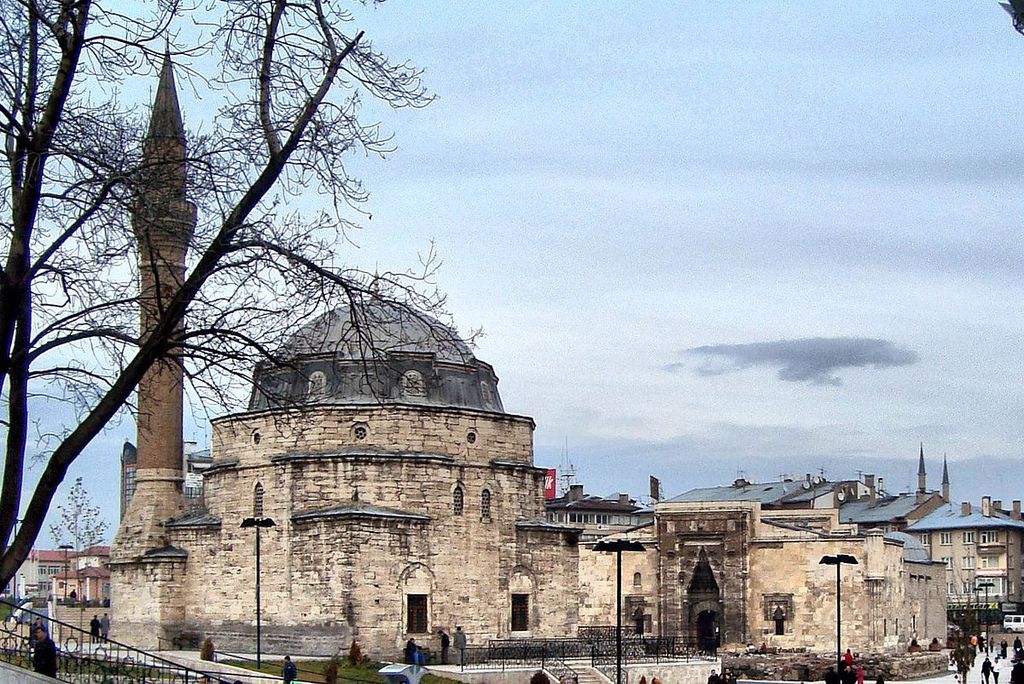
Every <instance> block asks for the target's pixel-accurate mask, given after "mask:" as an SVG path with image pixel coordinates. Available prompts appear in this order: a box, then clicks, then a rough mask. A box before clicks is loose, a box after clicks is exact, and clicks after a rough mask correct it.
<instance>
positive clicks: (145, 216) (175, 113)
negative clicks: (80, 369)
mask: <svg viewBox="0 0 1024 684" xmlns="http://www.w3.org/2000/svg"><path fill="white" fill-rule="evenodd" d="M185 155H186V151H185V127H184V126H183V125H182V121H181V109H180V107H179V106H178V94H177V90H176V88H175V85H174V70H173V66H172V64H171V59H170V55H169V54H167V55H165V56H164V63H163V67H162V68H161V70H160V82H159V85H158V86H157V91H156V97H155V98H154V101H153V110H152V113H151V114H150V120H149V130H148V132H147V134H146V140H145V142H144V145H143V165H142V171H141V173H140V176H139V181H140V188H139V197H138V200H137V203H136V205H135V208H134V210H133V212H132V228H133V229H134V232H135V239H136V241H137V243H138V250H139V307H140V320H139V329H140V334H141V337H142V338H143V339H144V338H145V337H146V335H147V334H148V333H149V332H150V331H152V330H153V328H154V327H156V325H157V324H158V322H159V320H160V316H161V314H162V313H163V311H164V309H165V307H166V306H167V305H168V303H169V302H170V300H171V299H172V298H173V296H174V294H175V293H176V292H177V290H178V288H179V287H180V286H181V283H182V281H183V279H184V275H185V253H186V251H187V249H188V244H189V242H190V240H191V238H192V234H193V231H194V230H195V225H196V207H195V205H194V204H192V203H191V202H189V201H188V200H187V199H186V198H185V187H186V170H185V161H186V156H185ZM172 354H173V351H172ZM183 380H184V372H183V369H182V364H181V360H180V358H178V357H175V356H170V357H166V358H163V359H159V360H157V362H156V363H154V364H153V366H152V367H151V368H150V369H149V371H147V372H146V374H145V375H144V376H143V377H142V380H141V381H140V382H139V387H138V438H137V441H138V444H137V447H138V457H137V461H136V489H135V494H134V495H133V496H132V500H131V502H129V505H128V509H127V511H126V512H125V516H124V519H123V520H122V521H121V527H120V529H119V530H118V534H117V537H118V538H117V540H116V541H115V547H119V548H117V549H116V552H115V555H116V556H117V557H118V558H120V559H122V560H125V559H127V558H130V557H138V555H139V554H141V553H144V552H146V551H148V550H150V549H153V548H159V547H161V546H163V545H164V544H166V538H165V536H164V533H163V526H162V523H164V522H165V521H166V520H167V519H168V518H171V517H174V516H175V515H178V514H180V513H181V512H182V509H183V501H182V492H181V483H182V409H183V403H184V402H183V395H184V381H183Z"/></svg>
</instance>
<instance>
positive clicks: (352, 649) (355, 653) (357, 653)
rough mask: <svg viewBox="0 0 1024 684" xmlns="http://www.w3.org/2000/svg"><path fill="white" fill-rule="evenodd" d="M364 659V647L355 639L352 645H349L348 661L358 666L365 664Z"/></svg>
mask: <svg viewBox="0 0 1024 684" xmlns="http://www.w3.org/2000/svg"><path fill="white" fill-rule="evenodd" d="M363 660H365V658H364V657H363V649H361V648H359V642H357V641H356V640H355V639H353V640H352V645H351V646H349V647H348V662H349V663H350V664H352V665H356V666H358V665H362V664H363Z"/></svg>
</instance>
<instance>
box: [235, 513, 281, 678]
mask: <svg viewBox="0 0 1024 684" xmlns="http://www.w3.org/2000/svg"><path fill="white" fill-rule="evenodd" d="M273 526H274V521H273V520H271V519H270V518H246V519H245V520H243V521H242V527H243V528H249V527H255V528H256V667H257V668H259V667H261V666H262V664H263V663H262V662H261V660H262V657H261V656H262V649H261V647H260V636H261V635H260V529H262V528H264V527H273Z"/></svg>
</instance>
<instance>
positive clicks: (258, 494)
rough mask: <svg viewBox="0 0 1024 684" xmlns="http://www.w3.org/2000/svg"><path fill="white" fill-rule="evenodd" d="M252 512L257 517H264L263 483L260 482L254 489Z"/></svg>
mask: <svg viewBox="0 0 1024 684" xmlns="http://www.w3.org/2000/svg"><path fill="white" fill-rule="evenodd" d="M252 514H253V516H255V517H257V518H262V517H263V485H262V484H261V483H259V482H257V483H256V486H255V487H253V490H252Z"/></svg>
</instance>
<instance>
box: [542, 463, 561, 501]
mask: <svg viewBox="0 0 1024 684" xmlns="http://www.w3.org/2000/svg"><path fill="white" fill-rule="evenodd" d="M557 484H558V471H557V470H555V469H554V468H548V472H547V473H546V474H545V475H544V498H545V499H557V498H558V486H557Z"/></svg>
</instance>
